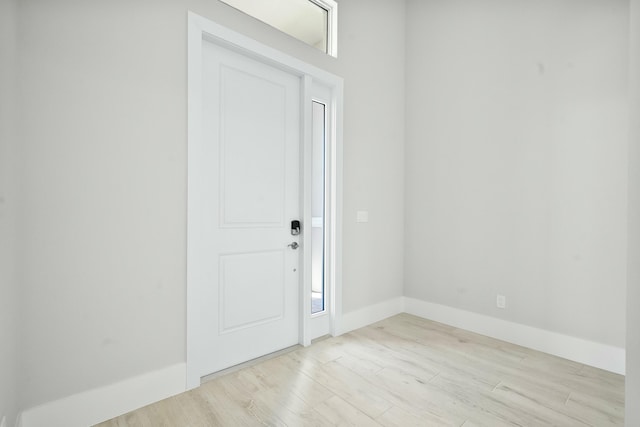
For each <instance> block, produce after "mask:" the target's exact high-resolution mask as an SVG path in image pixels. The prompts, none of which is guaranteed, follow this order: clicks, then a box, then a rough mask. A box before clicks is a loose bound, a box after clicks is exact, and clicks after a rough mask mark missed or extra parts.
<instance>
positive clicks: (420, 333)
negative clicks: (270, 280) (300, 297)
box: [100, 314, 624, 427]
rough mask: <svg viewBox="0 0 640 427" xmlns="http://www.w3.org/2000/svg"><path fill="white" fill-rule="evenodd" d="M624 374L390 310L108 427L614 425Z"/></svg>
mask: <svg viewBox="0 0 640 427" xmlns="http://www.w3.org/2000/svg"><path fill="white" fill-rule="evenodd" d="M623 413H624V377H623V376H620V375H616V374H612V373H609V372H606V371H602V370H599V369H595V368H591V367H588V366H585V365H581V364H579V363H575V362H571V361H568V360H565V359H560V358H557V357H554V356H550V355H547V354H544V353H540V352H537V351H533V350H529V349H526V348H523V347H519V346H516V345H512V344H508V343H505V342H502V341H498V340H494V339H492V338H487V337H485V336H482V335H477V334H474V333H471V332H468V331H464V330H460V329H456V328H453V327H450V326H446V325H442V324H439V323H435V322H431V321H427V320H424V319H421V318H418V317H414V316H410V315H407V314H401V315H398V316H395V317H392V318H389V319H386V320H384V321H382V322H379V323H376V324H374V325H371V326H369V327H366V328H363V329H359V330H357V331H354V332H351V333H349V334H346V335H343V336H340V337H336V338H330V339H327V340H324V341H321V342H318V343H315V344H313V345H312V346H310V347H308V348H300V349H298V350H295V351H293V352H290V353H287V354H284V355H281V356H278V357H276V358H273V359H270V360H267V361H264V362H261V363H259V364H257V365H254V366H250V367H247V368H244V369H241V370H239V371H236V372H233V373H230V374H227V375H224V376H221V377H218V378H216V379H214V380H211V381H209V382H206V383H205V384H203V385H202V386H201V387H199V388H197V389H195V390H192V391H189V392H187V393H183V394H181V395H178V396H175V397H172V398H170V399H166V400H164V401H161V402H158V403H155V404H153V405H149V406H147V407H144V408H142V409H139V410H137V411H133V412H131V413H129V414H126V415H123V416H121V417H118V418H115V419H113V420H111V421H107V422H106V423H102V424H100V426H101V427H113V426H153V427H159V426H172V427H173V426H254V425H255V426H272V425H273V426H285V425H286V426H308V425H311V426H327V425H352V426H378V425H382V426H403V427H405V426H464V427H473V426H488V427H499V426H526V427H530V426H546V425H554V426H585V425H587V426H597V427H604V426H622V425H623V424H624V422H623Z"/></svg>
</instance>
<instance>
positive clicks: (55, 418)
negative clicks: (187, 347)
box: [21, 363, 186, 427]
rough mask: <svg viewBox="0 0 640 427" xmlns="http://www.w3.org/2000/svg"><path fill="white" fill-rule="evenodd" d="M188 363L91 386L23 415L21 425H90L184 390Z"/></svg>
mask: <svg viewBox="0 0 640 427" xmlns="http://www.w3.org/2000/svg"><path fill="white" fill-rule="evenodd" d="M185 377H186V364H184V363H179V364H177V365H173V366H169V367H167V368H164V369H160V370H158V371H154V372H150V373H147V374H143V375H140V376H137V377H133V378H129V379H126V380H124V381H121V382H118V383H115V384H111V385H108V386H104V387H100V388H96V389H92V390H89V391H86V392H83V393H79V394H75V395H73V396H69V397H65V398H63V399H60V400H56V401H53V402H49V403H45V404H44V405H41V406H37V407H35V408H31V409H28V410H26V411H24V412H23V413H22V414H21V421H22V427H41V426H47V427H76V426H77V427H87V426H91V425H94V424H98V423H101V422H103V421H106V420H108V419H111V418H114V417H117V416H119V415H122V414H125V413H127V412H130V411H132V410H134V409H138V408H141V407H143V406H145V405H148V404H150V403H154V402H157V401H159V400H162V399H166V398H167V397H171V396H174V395H176V394H179V393H182V392H183V391H185Z"/></svg>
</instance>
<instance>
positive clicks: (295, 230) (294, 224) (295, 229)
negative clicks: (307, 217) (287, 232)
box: [291, 219, 300, 236]
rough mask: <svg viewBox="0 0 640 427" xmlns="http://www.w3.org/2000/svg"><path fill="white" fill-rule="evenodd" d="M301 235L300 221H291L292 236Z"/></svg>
mask: <svg viewBox="0 0 640 427" xmlns="http://www.w3.org/2000/svg"><path fill="white" fill-rule="evenodd" d="M299 234H300V221H298V220H297V219H294V220H293V221H291V235H292V236H297V235H299Z"/></svg>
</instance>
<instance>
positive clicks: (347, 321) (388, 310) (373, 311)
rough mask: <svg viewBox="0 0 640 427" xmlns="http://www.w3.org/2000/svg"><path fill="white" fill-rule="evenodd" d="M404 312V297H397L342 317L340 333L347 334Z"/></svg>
mask: <svg viewBox="0 0 640 427" xmlns="http://www.w3.org/2000/svg"><path fill="white" fill-rule="evenodd" d="M403 311H404V297H397V298H393V299H390V300H387V301H383V302H380V303H378V304H374V305H370V306H367V307H364V308H361V309H359V310H356V311H352V312H349V313H344V314H343V315H342V322H341V329H340V333H341V334H345V333H347V332H350V331H353V330H355V329H358V328H362V327H364V326H367V325H370V324H372V323H375V322H378V321H380V320H383V319H386V318H387V317H391V316H395V315H396V314H400V313H402V312H403Z"/></svg>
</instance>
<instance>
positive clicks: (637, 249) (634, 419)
mask: <svg viewBox="0 0 640 427" xmlns="http://www.w3.org/2000/svg"><path fill="white" fill-rule="evenodd" d="M630 34H631V47H630V50H629V51H630V53H631V68H630V70H631V71H630V74H629V75H630V76H631V91H630V92H631V114H630V117H631V135H630V138H629V277H628V288H627V372H626V377H625V385H626V402H627V404H626V405H625V410H626V414H625V425H626V426H627V427H633V426H638V425H640V405H638V404H637V403H638V402H640V309H639V308H640V0H631V31H630Z"/></svg>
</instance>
